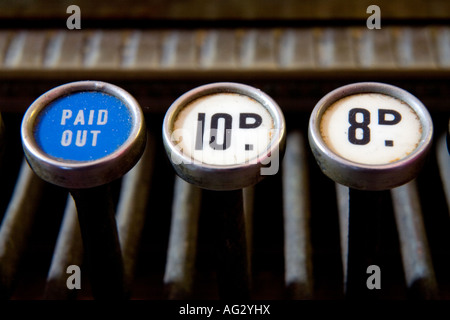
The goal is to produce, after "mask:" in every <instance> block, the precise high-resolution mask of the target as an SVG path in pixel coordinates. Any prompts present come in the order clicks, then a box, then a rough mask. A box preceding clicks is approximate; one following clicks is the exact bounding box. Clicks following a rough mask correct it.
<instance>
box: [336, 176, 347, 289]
mask: <svg viewBox="0 0 450 320" xmlns="http://www.w3.org/2000/svg"><path fill="white" fill-rule="evenodd" d="M335 187H336V198H337V204H338V213H339V234H340V243H341V257H342V270H343V275H344V277H343V283H344V284H345V283H347V256H348V214H349V210H350V207H349V206H350V204H349V192H348V187H346V186H343V185H342V184H339V183H336V184H335Z"/></svg>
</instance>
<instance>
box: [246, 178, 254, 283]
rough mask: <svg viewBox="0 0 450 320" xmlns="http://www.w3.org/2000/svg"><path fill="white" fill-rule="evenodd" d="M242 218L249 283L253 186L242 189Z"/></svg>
mask: <svg viewBox="0 0 450 320" xmlns="http://www.w3.org/2000/svg"><path fill="white" fill-rule="evenodd" d="M243 197H244V198H243V199H244V217H245V237H246V239H247V258H248V259H247V260H248V261H247V266H248V276H249V282H250V283H251V281H252V257H253V213H254V199H255V188H254V186H251V187H247V188H244V189H243Z"/></svg>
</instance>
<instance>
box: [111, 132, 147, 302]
mask: <svg viewBox="0 0 450 320" xmlns="http://www.w3.org/2000/svg"><path fill="white" fill-rule="evenodd" d="M154 149H155V139H154V137H153V136H152V135H151V134H150V133H149V134H148V135H147V146H146V149H145V151H144V154H143V155H142V157H141V159H140V160H139V162H138V163H137V164H136V165H135V166H134V167H133V169H131V170H130V171H129V172H128V173H127V174H126V175H125V176H124V177H123V179H122V186H121V192H120V196H119V203H118V205H117V213H116V219H117V229H118V234H119V241H120V247H121V250H122V259H123V264H124V276H125V290H126V293H127V295H129V294H130V293H131V292H130V290H131V286H132V283H133V280H134V270H135V267H136V260H137V255H138V250H139V243H140V239H141V235H142V230H143V228H144V223H145V217H146V213H147V211H146V210H147V205H148V194H149V190H150V185H151V179H152V173H153V162H154V156H155V154H154V151H155V150H154Z"/></svg>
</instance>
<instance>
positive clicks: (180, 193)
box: [164, 176, 201, 300]
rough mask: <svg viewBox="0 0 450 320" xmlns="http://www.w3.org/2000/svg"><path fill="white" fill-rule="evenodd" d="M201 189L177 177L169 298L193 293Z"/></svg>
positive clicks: (166, 277)
mask: <svg viewBox="0 0 450 320" xmlns="http://www.w3.org/2000/svg"><path fill="white" fill-rule="evenodd" d="M200 203H201V189H199V188H198V187H196V186H194V185H192V184H190V183H187V182H185V181H184V180H183V179H181V178H179V177H178V176H176V178H175V187H174V198H173V203H172V221H171V227H170V238H169V247H168V250H167V263H166V270H165V274H164V284H165V286H166V288H165V290H166V295H167V298H168V299H172V300H173V299H188V298H191V297H192V293H193V278H194V273H195V260H196V252H197V237H198V219H199V214H200Z"/></svg>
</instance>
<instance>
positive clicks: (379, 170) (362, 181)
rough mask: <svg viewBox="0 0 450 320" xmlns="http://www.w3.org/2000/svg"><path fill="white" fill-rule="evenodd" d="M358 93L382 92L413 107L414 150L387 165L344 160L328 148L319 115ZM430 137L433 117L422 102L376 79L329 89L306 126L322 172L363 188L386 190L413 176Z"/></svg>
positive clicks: (428, 144) (421, 161)
mask: <svg viewBox="0 0 450 320" xmlns="http://www.w3.org/2000/svg"><path fill="white" fill-rule="evenodd" d="M360 93H381V94H385V95H388V96H391V97H394V98H397V99H399V100H401V101H403V102H405V103H406V104H407V105H408V106H410V107H411V108H412V109H413V110H414V112H415V113H416V114H417V116H418V117H419V119H420V121H421V124H422V137H421V140H420V142H419V144H418V146H417V147H416V149H415V150H414V151H413V152H411V153H410V154H409V155H408V156H406V157H404V158H403V159H401V160H398V161H395V162H392V163H389V164H383V165H365V164H361V163H356V162H353V161H350V160H347V159H344V158H342V157H341V156H339V155H337V154H336V153H334V152H333V151H331V150H330V148H329V147H328V146H327V145H326V144H325V142H324V141H323V139H322V135H321V134H320V120H321V117H322V115H323V114H324V112H325V110H327V108H328V107H330V106H331V105H332V104H333V103H334V102H336V101H338V100H340V99H342V98H345V97H347V96H351V95H354V94H360ZM432 136H433V123H432V119H431V116H430V114H429V112H428V110H427V109H426V107H425V106H424V105H423V103H422V102H421V101H420V100H419V99H417V98H416V97H415V96H413V95H412V94H411V93H409V92H407V91H406V90H403V89H401V88H398V87H396V86H393V85H389V84H385V83H379V82H360V83H354V84H349V85H346V86H343V87H340V88H337V89H335V90H333V91H331V92H330V93H328V94H327V95H325V96H324V97H323V98H322V99H321V100H320V101H319V102H318V103H317V104H316V106H315V108H314V110H313V111H312V113H311V117H310V120H309V129H308V140H309V143H310V146H311V150H312V152H313V155H314V157H315V159H316V161H317V163H318V164H319V167H320V168H321V170H322V171H323V173H324V174H325V175H327V176H328V177H329V178H331V179H332V180H334V181H335V182H337V183H340V184H343V185H346V186H348V187H351V188H355V189H362V190H387V189H391V188H394V187H398V186H400V185H403V184H405V183H407V182H409V181H411V180H412V179H414V178H415V177H416V176H417V175H418V173H419V171H420V169H421V168H422V166H423V164H424V161H425V158H426V155H427V153H428V151H429V149H430V147H431V143H432Z"/></svg>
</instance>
